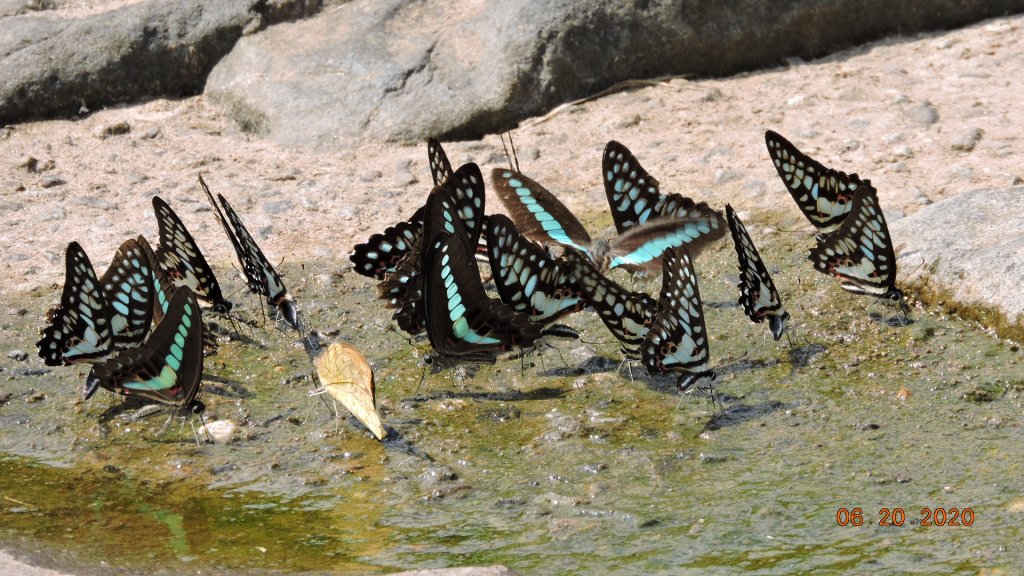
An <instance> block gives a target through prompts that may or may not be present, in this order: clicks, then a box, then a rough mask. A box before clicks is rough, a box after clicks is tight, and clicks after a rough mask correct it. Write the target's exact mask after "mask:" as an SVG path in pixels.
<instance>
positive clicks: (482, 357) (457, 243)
mask: <svg viewBox="0 0 1024 576" xmlns="http://www.w3.org/2000/svg"><path fill="white" fill-rule="evenodd" d="M454 224H455V228H456V232H455V233H449V232H447V231H439V232H437V233H436V234H434V235H433V236H432V237H431V239H430V241H429V242H428V243H427V244H426V250H425V252H424V255H423V274H424V286H423V303H424V306H425V308H426V310H425V311H426V331H427V337H428V338H429V339H430V344H431V346H432V347H433V349H434V352H435V355H434V359H437V360H448V361H450V360H458V359H464V360H472V361H487V362H493V361H494V356H493V352H495V351H506V350H511V349H513V348H525V347H528V346H530V345H532V344H533V343H534V342H535V341H536V340H537V339H538V338H539V337H540V335H541V325H540V324H536V323H534V322H531V321H530V319H529V318H527V317H526V315H524V314H519V313H517V312H515V311H514V310H512V308H510V307H509V306H508V305H507V304H505V303H504V302H502V301H501V300H498V299H497V298H491V297H490V296H488V295H487V293H486V292H484V287H483V284H482V283H481V282H480V274H479V272H477V270H476V269H475V268H473V267H472V266H471V265H470V263H469V262H470V261H471V260H472V257H471V256H470V254H472V252H470V251H467V249H466V246H467V242H466V240H465V239H460V238H459V235H460V234H462V233H463V232H462V231H461V226H462V224H461V222H460V221H455V222H454ZM428 226H429V220H428Z"/></svg>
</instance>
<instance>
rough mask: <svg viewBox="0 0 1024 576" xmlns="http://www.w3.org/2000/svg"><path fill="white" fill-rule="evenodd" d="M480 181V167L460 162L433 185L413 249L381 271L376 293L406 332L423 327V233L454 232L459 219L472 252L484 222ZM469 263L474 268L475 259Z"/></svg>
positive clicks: (463, 236)
mask: <svg viewBox="0 0 1024 576" xmlns="http://www.w3.org/2000/svg"><path fill="white" fill-rule="evenodd" d="M484 192H485V190H484V184H483V176H482V175H481V174H480V168H479V167H478V166H477V165H476V164H473V163H469V164H464V165H462V166H461V167H459V169H458V170H456V171H455V173H454V174H452V175H451V177H450V178H448V179H447V180H446V181H445V183H444V185H443V186H440V187H435V188H434V190H432V191H431V193H430V195H429V196H428V197H427V203H426V204H425V205H424V206H423V210H424V224H423V227H422V228H421V230H420V238H421V239H419V240H418V241H417V244H416V245H415V246H414V247H413V249H412V250H411V251H410V252H409V253H407V254H406V255H405V256H403V257H402V259H401V260H399V261H398V263H396V264H395V266H394V270H392V271H389V272H386V273H385V274H384V280H382V281H381V282H379V283H378V284H377V294H378V297H380V298H383V299H384V300H386V301H387V306H388V307H390V308H397V309H398V310H397V311H396V312H395V314H394V319H395V321H396V322H397V323H398V327H399V328H401V329H402V330H404V331H406V332H408V333H409V334H413V335H415V334H418V333H420V332H422V331H423V328H424V326H425V324H424V313H423V309H422V307H421V303H422V301H423V279H422V277H421V269H422V268H421V263H422V260H423V247H422V238H423V237H425V236H423V234H428V233H429V234H434V233H435V232H437V231H439V230H441V229H442V228H440V226H442V224H441V223H443V228H444V229H445V230H446V231H448V232H449V233H454V228H453V226H454V224H453V221H454V220H459V221H460V223H461V228H462V229H463V231H464V234H463V235H461V236H460V237H459V238H460V239H464V240H465V241H466V242H467V245H466V249H467V250H468V251H469V253H470V254H472V253H474V251H475V246H476V245H477V243H478V242H479V240H480V235H481V234H482V232H483V226H484V221H485V220H484ZM469 265H470V266H471V267H472V268H473V270H477V263H476V260H475V259H470V263H469Z"/></svg>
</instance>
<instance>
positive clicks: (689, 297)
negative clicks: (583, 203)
mask: <svg viewBox="0 0 1024 576" xmlns="http://www.w3.org/2000/svg"><path fill="white" fill-rule="evenodd" d="M662 265H663V268H664V278H663V279H662V284H661V296H660V297H659V298H658V314H657V315H656V316H655V318H654V322H653V323H652V324H651V327H650V330H648V331H647V334H646V335H645V336H644V341H643V345H642V346H641V350H640V355H641V358H642V359H643V363H644V367H645V368H647V371H648V372H650V373H651V374H664V373H667V372H678V373H679V374H680V376H679V379H678V380H677V381H676V386H677V387H678V388H679V390H680V391H686V390H687V389H689V388H690V387H692V386H693V385H695V384H696V385H697V387H698V389H699V388H705V387H708V386H710V384H711V382H712V381H713V380H714V379H715V372H714V371H713V370H711V368H710V367H709V365H708V356H709V352H708V334H707V328H706V326H705V325H704V311H703V307H702V305H701V301H700V290H698V289H697V275H696V274H695V273H694V271H693V262H692V261H691V259H690V255H689V254H687V253H686V250H685V249H682V248H673V249H669V250H668V251H666V252H665V259H664V261H663V264H662Z"/></svg>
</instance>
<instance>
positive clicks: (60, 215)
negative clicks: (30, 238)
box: [36, 206, 67, 222]
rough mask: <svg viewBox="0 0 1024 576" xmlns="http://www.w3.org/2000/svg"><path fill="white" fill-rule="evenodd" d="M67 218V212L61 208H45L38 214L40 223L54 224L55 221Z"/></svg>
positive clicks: (37, 217)
mask: <svg viewBox="0 0 1024 576" xmlns="http://www.w3.org/2000/svg"><path fill="white" fill-rule="evenodd" d="M65 218H67V212H65V211H64V209H63V208H61V207H60V206H50V207H49V208H43V209H42V210H40V211H39V212H37V213H36V219H37V220H39V221H40V222H52V221H54V220H63V219H65Z"/></svg>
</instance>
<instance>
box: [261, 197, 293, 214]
mask: <svg viewBox="0 0 1024 576" xmlns="http://www.w3.org/2000/svg"><path fill="white" fill-rule="evenodd" d="M294 208H295V203H294V202H292V201H291V200H274V201H273V202H267V203H266V204H264V205H263V211H264V212H266V213H267V214H271V215H274V216H276V215H279V214H286V213H288V212H291V211H292V210H293V209H294Z"/></svg>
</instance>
